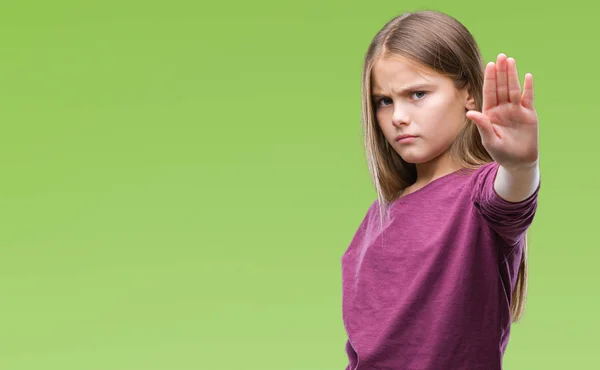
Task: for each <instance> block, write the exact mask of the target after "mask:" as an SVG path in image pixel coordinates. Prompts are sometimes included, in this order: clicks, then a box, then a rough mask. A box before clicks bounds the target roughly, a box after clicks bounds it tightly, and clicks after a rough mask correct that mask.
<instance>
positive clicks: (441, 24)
mask: <svg viewBox="0 0 600 370" xmlns="http://www.w3.org/2000/svg"><path fill="white" fill-rule="evenodd" d="M362 80H363V85H362V88H363V90H362V91H363V117H362V123H363V127H364V139H365V146H366V153H367V159H368V164H369V170H370V172H371V175H372V179H373V183H374V185H375V187H376V190H377V194H378V197H377V201H374V202H373V204H372V205H371V207H370V208H369V210H368V212H367V214H366V216H365V217H364V219H363V221H362V223H361V224H360V227H359V228H358V230H357V232H356V234H355V235H354V238H353V239H352V241H351V243H350V245H349V247H348V249H347V250H346V252H345V253H344V255H343V256H342V259H341V262H342V287H343V291H342V293H343V321H344V326H345V328H346V332H347V334H348V340H347V342H346V352H347V356H348V366H347V367H346V369H347V370H371V369H386V370H404V369H406V370H417V369H419V370H442V369H443V370H459V369H467V370H476V369H482V370H499V369H501V368H502V357H503V354H504V351H505V349H506V346H507V343H508V339H509V333H510V327H511V323H512V322H516V321H517V320H518V319H519V318H520V317H521V315H522V312H523V307H524V300H525V295H526V279H527V249H526V232H527V229H528V228H529V226H530V225H531V223H532V221H533V218H534V214H535V211H536V206H537V195H538V192H539V186H540V173H539V166H538V118H537V114H536V111H535V108H534V105H533V78H532V75H531V74H527V75H526V76H525V80H524V84H523V92H521V86H520V83H519V77H518V73H517V69H516V65H515V60H514V59H512V58H507V57H506V55H504V54H500V55H498V58H497V60H496V62H495V63H494V62H490V63H488V64H487V65H486V66H485V67H484V65H483V62H482V58H481V56H480V52H479V49H478V46H477V44H476V42H475V40H474V39H473V37H472V35H471V34H470V33H469V31H468V30H467V29H466V28H465V27H464V26H463V25H462V24H461V23H459V22H458V21H457V20H455V19H454V18H452V17H450V16H448V15H446V14H443V13H439V12H434V11H422V12H416V13H412V14H410V13H408V14H404V15H402V16H398V17H396V18H394V19H392V20H391V21H389V22H388V23H387V24H386V25H385V26H384V27H383V29H381V31H379V33H377V35H376V36H375V38H374V39H373V41H372V43H371V45H369V48H368V51H367V54H366V58H365V64H364V71H363V76H362Z"/></svg>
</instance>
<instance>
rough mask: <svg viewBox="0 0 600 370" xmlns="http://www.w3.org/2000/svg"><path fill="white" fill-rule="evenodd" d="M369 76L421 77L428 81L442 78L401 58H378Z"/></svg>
mask: <svg viewBox="0 0 600 370" xmlns="http://www.w3.org/2000/svg"><path fill="white" fill-rule="evenodd" d="M371 74H372V76H374V75H378V74H382V75H387V76H389V75H395V76H396V77H422V78H425V79H428V80H429V79H432V78H436V77H437V78H439V77H443V76H442V75H441V74H440V73H438V72H436V71H434V70H433V69H431V68H430V67H428V66H426V65H423V64H421V63H419V62H417V61H414V60H411V59H408V58H405V57H402V56H387V57H383V58H378V59H377V60H376V61H375V63H374V65H373V70H372V72H371Z"/></svg>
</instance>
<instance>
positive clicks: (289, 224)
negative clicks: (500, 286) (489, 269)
mask: <svg viewBox="0 0 600 370" xmlns="http://www.w3.org/2000/svg"><path fill="white" fill-rule="evenodd" d="M567 5H568V7H563V6H560V7H559V6H558V3H557V4H556V6H555V7H552V6H549V5H548V3H542V2H539V3H538V2H535V3H527V2H522V1H507V2H502V3H493V4H492V3H485V4H484V3H481V2H479V1H462V2H453V3H451V2H445V1H428V2H411V3H410V4H409V3H406V2H400V1H378V2H375V3H373V2H371V3H369V2H367V1H341V0H337V1H327V2H324V1H316V0H309V1H304V2H280V1H266V0H265V1H254V2H242V1H235V2H210V3H208V2H206V3H204V2H197V1H181V0H172V1H168V2H158V1H133V0H125V1H123V0H121V1H115V0H109V1H95V0H94V1H64V0H57V1H53V2H45V1H19V2H14V1H13V2H8V1H4V2H2V4H1V6H0V41H1V45H2V47H1V49H0V106H1V108H0V120H1V121H0V122H1V126H0V127H1V128H2V132H1V135H0V165H1V169H2V181H1V182H0V209H1V212H0V217H1V219H0V221H1V223H0V224H1V226H0V227H1V231H0V369H2V370H33V369H35V370H50V369H60V370H75V369H77V370H79V369H86V370H98V369H102V370H104V369H106V370H108V369H110V370H134V369H135V370H138V369H139V370H153V369H161V370H187V369H207V370H225V369H240V368H243V369H261V370H270V369H278V370H281V369H285V370H300V369H306V370H326V369H327V370H329V369H343V368H344V367H345V365H346V355H345V352H344V343H345V339H346V337H345V332H344V328H343V324H342V320H341V292H340V291H341V281H340V279H341V278H340V273H341V272H340V258H341V255H342V254H343V252H344V251H345V249H346V247H347V245H348V243H349V242H350V240H351V238H352V236H353V234H354V232H355V231H356V228H357V227H358V225H359V223H360V221H361V220H362V218H363V216H364V214H365V212H366V210H367V208H368V206H369V205H370V203H371V202H372V201H373V200H374V196H375V193H374V190H373V189H372V186H371V182H370V179H369V176H368V171H367V167H366V163H365V161H364V156H363V152H362V143H361V139H360V126H359V120H360V72H361V63H362V58H363V55H364V52H365V50H366V47H367V45H368V43H369V41H370V40H371V38H372V37H373V36H374V34H375V33H376V32H377V31H378V30H379V28H380V27H381V26H383V24H384V23H385V22H386V21H387V20H388V19H390V18H391V17H393V16H395V15H396V14H399V13H401V12H404V11H412V10H420V9H436V10H441V11H445V12H448V13H449V14H451V15H453V16H456V17H457V18H458V19H459V20H461V21H462V22H463V23H464V24H465V25H466V26H467V27H468V28H469V29H470V30H471V31H472V32H473V34H474V35H475V37H476V39H477V41H478V42H479V44H480V47H481V49H482V52H483V54H484V56H485V58H486V59H487V60H494V58H495V56H496V55H497V54H498V53H500V52H504V53H507V54H508V55H509V56H513V57H515V58H516V59H517V63H518V68H519V74H520V75H521V79H522V78H523V76H524V74H525V73H526V72H531V73H533V75H534V78H535V88H536V106H537V109H538V112H539V115H540V125H541V152H542V153H541V158H542V159H541V160H542V162H541V166H542V171H543V174H542V176H543V182H544V183H543V190H542V193H540V206H539V208H538V214H537V216H536V220H535V222H534V225H533V227H532V228H531V231H530V241H531V249H530V280H529V283H530V285H529V289H530V294H529V300H528V308H527V312H526V315H525V317H524V319H523V322H522V323H520V324H518V325H516V326H514V327H513V334H512V337H511V341H510V344H509V348H508V351H507V353H506V356H505V368H506V369H512V370H517V369H527V370H532V369H544V370H546V369H566V368H572V369H598V368H600V361H599V360H598V358H597V353H596V352H597V348H596V347H597V344H598V339H597V333H598V331H599V330H600V320H599V319H598V316H597V313H598V312H599V311H600V297H599V295H598V284H599V283H600V272H599V269H598V268H597V264H598V263H597V261H598V259H599V257H600V252H598V242H597V240H596V232H595V231H596V230H597V226H596V223H597V222H596V219H595V217H596V216H594V214H595V213H594V210H596V209H598V207H599V206H600V204H599V201H598V196H597V191H596V189H595V187H596V186H597V184H598V180H599V176H598V172H597V171H596V170H595V169H596V168H595V166H596V164H597V159H598V154H599V145H598V144H597V141H598V134H599V133H600V129H599V128H598V125H597V124H596V122H595V120H596V119H597V112H596V110H597V108H598V104H597V103H596V101H595V100H596V99H597V96H598V93H597V91H596V90H597V87H598V86H599V84H598V82H600V81H599V78H598V73H597V67H596V63H597V60H598V56H599V53H598V51H597V49H596V48H595V45H596V43H597V40H596V39H597V35H598V34H599V33H600V27H599V26H598V23H597V20H596V12H595V11H594V9H591V8H590V7H591V6H592V5H591V3H588V2H585V3H584V2H583V1H571V2H569V4H567Z"/></svg>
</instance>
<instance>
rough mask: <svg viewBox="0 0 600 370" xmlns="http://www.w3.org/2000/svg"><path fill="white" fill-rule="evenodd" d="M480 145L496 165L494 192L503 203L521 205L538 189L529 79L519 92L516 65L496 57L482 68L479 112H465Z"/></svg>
mask: <svg viewBox="0 0 600 370" xmlns="http://www.w3.org/2000/svg"><path fill="white" fill-rule="evenodd" d="M467 117H468V118H469V119H471V120H472V121H473V122H474V123H475V124H476V125H477V128H478V129H479V133H480V134H481V139H482V142H483V145H484V146H485V148H486V149H487V150H488V152H489V153H490V155H491V156H492V158H493V159H494V161H496V162H497V163H498V165H499V168H498V172H497V174H496V179H495V181H494V190H495V191H496V193H497V194H498V195H499V196H500V197H501V198H503V199H504V200H506V201H509V202H515V203H517V202H521V201H524V200H526V199H527V198H529V197H530V196H531V195H532V194H533V193H534V192H535V190H536V189H537V188H538V186H539V182H540V169H539V163H538V158H539V152H538V117H537V112H536V110H535V107H534V104H533V76H532V75H531V74H530V73H528V74H526V75H525V82H524V84H523V92H522V93H521V86H520V84H519V75H518V73H517V66H516V62H515V60H514V59H513V58H507V57H506V55H504V54H499V55H498V58H497V61H496V63H494V62H490V63H488V64H487V66H486V68H485V79H484V82H483V107H482V112H478V111H468V112H467Z"/></svg>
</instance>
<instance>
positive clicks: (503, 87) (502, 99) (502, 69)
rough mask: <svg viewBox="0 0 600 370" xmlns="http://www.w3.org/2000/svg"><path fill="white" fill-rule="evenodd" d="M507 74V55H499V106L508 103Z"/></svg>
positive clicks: (497, 81) (497, 77)
mask: <svg viewBox="0 0 600 370" xmlns="http://www.w3.org/2000/svg"><path fill="white" fill-rule="evenodd" d="M506 75H507V73H506V55H505V54H499V55H498V60H497V61H496V85H497V89H496V95H497V96H498V104H502V103H506V102H508V78H507V76H506Z"/></svg>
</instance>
